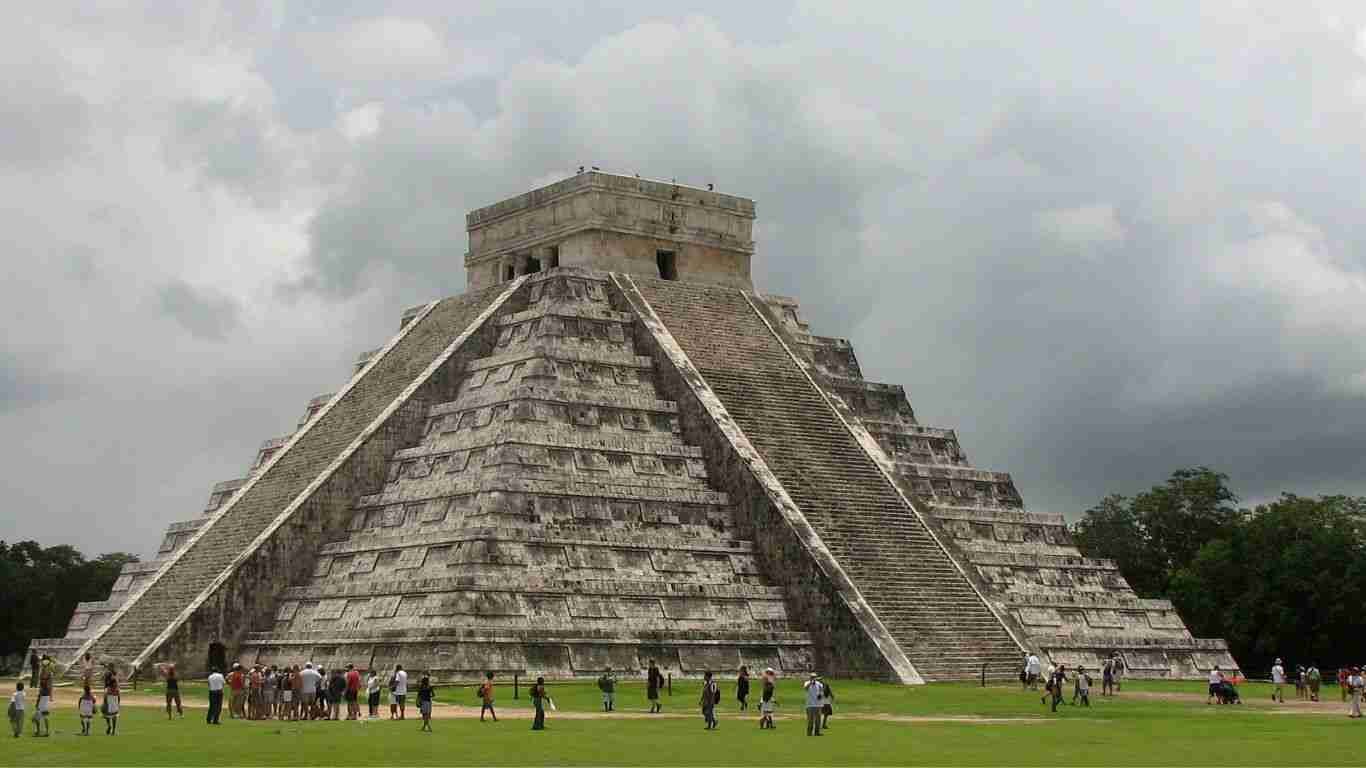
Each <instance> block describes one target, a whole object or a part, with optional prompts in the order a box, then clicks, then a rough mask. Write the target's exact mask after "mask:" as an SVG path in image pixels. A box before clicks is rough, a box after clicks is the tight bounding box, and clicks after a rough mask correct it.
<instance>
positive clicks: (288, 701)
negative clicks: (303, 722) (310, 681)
mask: <svg viewBox="0 0 1366 768" xmlns="http://www.w3.org/2000/svg"><path fill="white" fill-rule="evenodd" d="M279 687H280V711H279V712H278V713H276V717H278V718H280V719H281V720H293V719H294V670H293V669H292V668H291V667H290V666H289V665H285V667H284V668H283V669H281V670H280V679H279Z"/></svg>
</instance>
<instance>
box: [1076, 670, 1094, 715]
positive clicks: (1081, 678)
mask: <svg viewBox="0 0 1366 768" xmlns="http://www.w3.org/2000/svg"><path fill="white" fill-rule="evenodd" d="M1077 699H1081V703H1082V706H1084V707H1089V706H1091V676H1090V675H1088V674H1086V667H1077V680H1076V687H1075V688H1074V689H1073V690H1072V704H1073V706H1075V705H1076V703H1077Z"/></svg>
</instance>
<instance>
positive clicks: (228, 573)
mask: <svg viewBox="0 0 1366 768" xmlns="http://www.w3.org/2000/svg"><path fill="white" fill-rule="evenodd" d="M523 282H525V276H522V277H519V278H517V279H515V280H513V281H512V282H510V283H508V284H507V287H506V288H504V289H503V292H502V293H500V294H499V295H498V297H497V298H496V299H494V300H493V301H492V302H490V303H489V305H488V306H487V307H485V308H484V310H483V311H482V312H480V313H479V316H478V317H476V318H475V319H474V320H473V321H472V322H470V324H469V325H467V326H465V329H464V330H463V331H461V332H460V335H459V336H457V337H456V338H455V340H454V341H452V342H451V343H450V344H448V345H447V346H446V348H445V349H444V350H442V352H441V353H440V354H439V355H437V356H436V359H434V360H432V362H431V364H429V365H428V366H427V367H426V368H425V369H423V371H422V373H420V374H418V376H417V378H415V379H414V380H413V381H411V382H409V384H408V386H407V387H404V389H403V391H402V392H400V393H399V394H398V396H397V397H395V398H394V399H393V401H391V402H390V403H389V405H388V406H386V407H385V409H384V410H383V411H381V412H380V413H379V415H378V416H376V417H375V419H374V420H373V421H371V422H370V424H369V425H368V426H367V427H366V428H365V429H363V430H361V433H360V434H359V435H357V436H356V438H355V439H354V440H352V441H351V443H350V444H349V445H347V446H346V448H344V449H342V452H341V453H340V454H339V455H338V456H337V457H336V458H335V459H333V460H332V462H331V463H329V464H328V465H327V467H326V468H324V469H323V471H322V472H320V473H318V476H317V477H315V478H313V480H312V482H310V483H309V484H308V485H307V486H306V487H305V488H304V489H303V490H302V491H300V492H299V495H298V496H296V497H294V500H293V501H292V502H290V503H289V506H287V507H285V508H284V510H283V511H281V512H280V514H279V515H276V517H275V519H274V520H272V521H271V522H270V524H269V525H267V526H266V528H265V530H263V531H261V533H260V534H258V535H257V536H256V538H255V539H253V540H252V542H251V544H249V545H247V548H246V549H245V550H243V552H242V553H241V554H239V555H238V556H237V557H236V558H234V559H233V561H232V562H231V563H229V564H228V567H227V568H225V569H223V572H222V573H220V574H219V575H218V577H217V578H215V579H214V580H213V581H212V582H211V583H210V584H209V586H207V587H205V588H204V590H203V591H202V592H201V593H200V594H199V597H197V598H195V599H194V600H192V601H191V602H190V604H189V605H188V606H186V607H185V609H184V610H183V611H181V612H180V615H179V616H177V617H176V618H175V619H173V620H172V621H171V624H170V625H169V626H167V627H166V629H164V630H162V632H161V634H159V635H157V637H156V639H154V640H153V641H152V642H151V643H150V644H148V646H147V647H146V648H145V649H143V651H142V652H141V653H140V654H138V656H137V658H135V659H134V660H133V666H134V667H135V668H137V667H140V666H141V665H142V664H143V663H144V662H145V661H146V660H147V657H148V656H150V655H151V654H153V653H155V652H156V649H157V648H160V647H161V645H162V644H163V643H165V642H166V641H167V640H169V639H170V637H171V635H172V634H174V633H175V631H176V630H177V629H179V628H180V627H181V625H183V624H184V623H185V622H186V621H188V620H189V618H190V617H191V616H193V615H194V612H195V611H196V610H198V609H199V606H201V605H203V604H204V602H205V601H207V600H208V599H209V598H210V597H211V596H212V595H213V593H214V592H215V591H216V590H217V589H218V588H219V587H221V586H222V585H223V584H224V583H225V582H226V581H227V580H228V579H229V578H231V577H232V574H233V573H234V572H235V571H236V570H237V569H238V567H239V566H241V564H242V563H244V562H246V561H247V559H248V558H250V557H251V556H252V555H254V554H255V553H256V551H257V550H258V549H259V548H260V547H261V545H262V544H264V543H265V542H266V541H267V540H269V539H270V537H271V536H272V535H274V534H275V531H276V530H278V529H279V528H280V526H281V525H284V523H285V522H286V521H287V520H289V518H290V517H291V516H292V515H293V514H294V511H295V510H296V509H298V508H299V507H301V506H303V504H304V503H305V502H307V501H308V499H309V498H311V497H312V496H313V493H314V492H315V491H317V490H318V488H320V487H321V486H322V484H323V483H325V482H327V480H328V479H329V478H331V477H332V475H333V474H334V473H336V471H337V470H338V469H340V468H341V466H342V465H343V464H345V463H346V461H347V460H348V459H350V458H351V456H352V455H353V454H355V452H356V451H358V450H360V447H361V446H362V445H364V444H365V442H366V441H367V440H369V439H370V438H371V437H372V436H373V435H374V434H375V433H376V432H378V431H379V430H380V428H381V427H383V426H384V423H385V422H386V421H388V420H389V417H390V416H393V415H394V413H396V412H397V411H398V409H399V408H401V407H402V406H403V404H404V403H406V402H408V399H409V398H411V397H412V396H413V393H415V392H416V391H417V390H418V388H419V387H421V386H422V385H423V384H425V383H427V380H428V379H430V378H431V377H432V375H433V374H435V373H436V371H437V370H439V369H440V368H441V366H443V365H445V364H446V361H448V360H450V358H451V356H452V355H454V354H455V352H456V351H457V350H458V349H460V347H461V346H462V345H463V344H464V343H465V342H466V341H467V340H468V339H469V337H470V336H471V335H473V334H474V332H475V331H476V330H478V329H479V328H482V327H483V326H484V324H485V323H487V322H488V319H489V318H490V317H492V316H493V314H494V312H496V311H497V310H498V309H499V308H500V307H502V306H503V304H504V303H505V302H506V301H507V300H508V298H509V297H510V296H512V294H513V293H515V292H516V291H517V289H518V288H520V287H521V286H522V283H523ZM440 303H441V302H440V301H433V302H431V303H430V304H428V305H427V308H426V309H425V310H423V311H422V312H420V313H418V314H417V315H416V316H415V317H413V319H412V320H410V321H409V322H408V323H407V324H406V325H404V326H403V329H402V330H401V331H399V333H398V334H397V335H395V336H394V338H393V339H391V340H390V341H389V343H388V344H386V345H385V346H384V349H383V350H381V351H380V353H379V354H377V355H375V357H374V358H373V359H372V360H371V361H370V362H369V363H368V364H366V366H365V368H364V369H362V371H361V373H359V374H357V375H356V376H355V377H354V378H353V379H352V380H351V381H350V382H349V383H348V384H347V386H346V388H345V389H344V390H343V391H342V392H341V393H338V395H337V396H336V397H334V398H333V399H332V401H331V402H330V403H328V405H327V408H328V409H330V408H331V407H332V405H333V404H335V403H337V402H339V400H340V397H341V395H342V394H344V393H345V392H349V391H350V390H351V388H352V386H354V385H355V384H356V383H357V382H358V381H359V380H360V377H361V376H362V375H364V374H365V373H368V372H369V370H370V369H371V368H372V367H373V366H374V365H375V364H376V363H378V362H379V361H380V360H382V359H383V358H384V357H385V356H386V355H388V354H389V352H391V351H392V350H393V349H394V347H396V346H398V343H399V341H401V340H402V339H403V338H404V336H406V335H407V333H408V331H409V330H411V329H413V328H416V327H417V326H419V325H421V323H422V321H423V320H425V319H426V318H427V316H428V315H429V314H431V312H432V310H434V309H435V308H436V306H437V305H438V304H440ZM321 416H322V413H319V415H318V417H317V418H315V420H314V421H315V422H321V421H322V418H321ZM293 442H294V441H292V440H291V441H290V445H291V446H292V445H293ZM288 447H289V446H286V448H284V449H281V450H280V451H279V453H278V454H276V456H277V457H278V456H279V455H282V454H284V452H285V450H287V449H288ZM272 458H275V457H272ZM260 474H261V475H264V474H265V471H264V470H262V472H261V473H260ZM238 493H239V494H240V493H241V491H239V492H238ZM186 549H188V546H187V547H186Z"/></svg>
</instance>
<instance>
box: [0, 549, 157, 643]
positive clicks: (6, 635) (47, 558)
mask: <svg viewBox="0 0 1366 768" xmlns="http://www.w3.org/2000/svg"><path fill="white" fill-rule="evenodd" d="M137 559H138V558H137V556H136V555H130V554H128V553H126V552H113V553H109V554H104V555H100V556H99V557H97V558H95V559H94V560H87V559H85V556H84V555H82V554H81V553H80V552H79V551H77V550H76V549H75V548H73V547H69V546H66V545H58V546H54V547H43V546H42V545H41V544H38V543H37V542H35V541H20V542H16V543H14V544H7V543H5V542H3V541H0V657H5V656H13V655H16V654H22V653H23V652H24V651H25V650H26V649H27V648H28V644H29V641H31V640H32V639H34V638H38V637H61V636H62V635H64V634H66V625H67V621H68V620H70V618H71V614H72V612H73V611H75V610H76V604H77V603H79V602H83V601H92V600H104V599H105V598H107V597H108V596H109V589H110V587H112V586H113V584H114V580H115V579H117V578H118V575H119V571H120V570H121V569H122V568H123V565H124V564H125V563H129V562H136V561H137Z"/></svg>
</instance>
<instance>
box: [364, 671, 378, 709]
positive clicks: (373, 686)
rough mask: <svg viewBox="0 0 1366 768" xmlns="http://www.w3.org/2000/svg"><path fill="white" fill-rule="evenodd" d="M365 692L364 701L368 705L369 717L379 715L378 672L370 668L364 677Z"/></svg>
mask: <svg viewBox="0 0 1366 768" xmlns="http://www.w3.org/2000/svg"><path fill="white" fill-rule="evenodd" d="M365 692H366V694H368V696H367V701H366V703H367V704H369V705H370V719H371V720H374V719H376V718H378V717H379V673H378V672H376V671H375V670H373V669H372V670H370V674H369V675H367V676H366V678H365Z"/></svg>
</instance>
